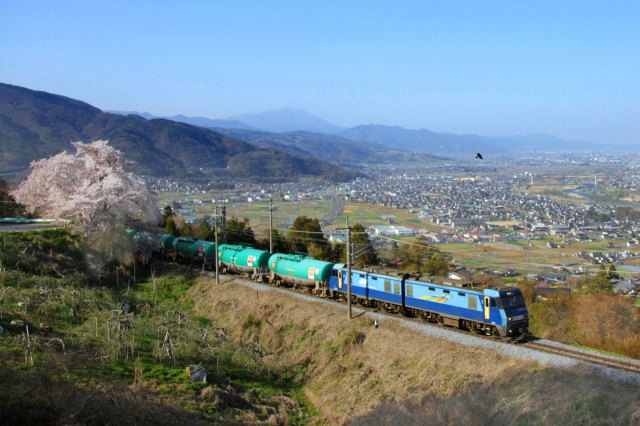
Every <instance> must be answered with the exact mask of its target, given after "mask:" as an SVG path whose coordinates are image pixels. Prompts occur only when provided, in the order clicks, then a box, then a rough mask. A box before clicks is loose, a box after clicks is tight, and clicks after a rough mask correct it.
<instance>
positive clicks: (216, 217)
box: [213, 205, 220, 284]
mask: <svg viewBox="0 0 640 426" xmlns="http://www.w3.org/2000/svg"><path fill="white" fill-rule="evenodd" d="M213 235H214V237H213V238H214V241H215V245H216V256H215V262H216V284H220V275H219V274H218V206H217V205H216V216H215V218H214V219H213Z"/></svg>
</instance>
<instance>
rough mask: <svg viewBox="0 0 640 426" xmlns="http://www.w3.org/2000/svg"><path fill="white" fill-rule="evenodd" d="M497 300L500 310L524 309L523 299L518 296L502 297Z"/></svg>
mask: <svg viewBox="0 0 640 426" xmlns="http://www.w3.org/2000/svg"><path fill="white" fill-rule="evenodd" d="M498 300H499V302H498V303H500V305H501V307H502V309H516V308H524V307H525V306H526V305H525V303H524V297H522V295H520V294H518V295H514V296H503V297H501V298H500V299H498Z"/></svg>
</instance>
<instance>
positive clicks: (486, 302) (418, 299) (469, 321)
mask: <svg viewBox="0 0 640 426" xmlns="http://www.w3.org/2000/svg"><path fill="white" fill-rule="evenodd" d="M161 247H162V251H163V252H164V254H165V255H169V256H171V257H172V258H174V259H175V258H182V259H185V260H189V261H194V260H196V259H198V260H199V261H202V262H203V266H206V265H213V264H214V259H215V258H214V256H216V253H215V244H214V243H212V242H209V241H202V240H196V239H191V238H182V237H178V238H177V237H174V236H172V235H167V234H164V235H162V239H161ZM217 257H218V260H219V262H220V263H219V264H220V268H221V272H222V273H228V272H234V273H240V274H245V275H248V276H249V277H251V278H252V279H254V280H259V281H262V282H268V283H271V284H276V285H290V286H295V287H304V288H307V289H308V290H309V291H310V292H312V293H314V294H316V295H319V296H323V297H328V298H333V299H341V300H345V299H346V298H347V286H348V275H347V274H348V272H347V268H346V267H345V265H343V264H334V263H331V262H324V261H321V260H316V259H313V258H311V257H309V256H306V255H304V254H284V253H274V254H271V253H269V252H268V251H264V250H257V249H255V248H253V247H251V246H248V245H230V244H220V245H218V253H217ZM433 281H434V280H433V279H430V278H429V277H422V276H420V275H419V274H408V273H402V272H398V271H395V270H389V269H387V270H381V269H375V268H372V269H357V270H356V269H352V270H351V298H352V302H353V303H357V304H361V305H363V306H368V307H373V308H378V309H384V310H386V311H389V312H397V313H402V314H405V315H410V316H415V317H421V318H423V319H425V320H426V321H429V322H433V323H440V324H444V325H446V326H452V327H457V328H460V329H464V330H468V331H471V332H476V333H480V334H487V335H494V336H499V337H502V338H508V339H516V340H517V339H521V338H522V337H523V336H524V334H525V333H526V332H527V330H528V326H529V318H528V311H527V307H526V305H525V302H524V298H523V296H522V293H521V292H520V289H518V288H515V287H506V286H505V287H478V286H473V285H461V286H455V285H453V284H447V283H440V284H438V283H435V282H433Z"/></svg>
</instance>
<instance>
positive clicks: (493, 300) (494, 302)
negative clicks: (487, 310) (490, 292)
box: [491, 298, 498, 308]
mask: <svg viewBox="0 0 640 426" xmlns="http://www.w3.org/2000/svg"><path fill="white" fill-rule="evenodd" d="M496 306H498V305H496V299H493V298H492V299H491V307H492V308H495V307H496Z"/></svg>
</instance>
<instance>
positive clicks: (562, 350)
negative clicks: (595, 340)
mask: <svg viewBox="0 0 640 426" xmlns="http://www.w3.org/2000/svg"><path fill="white" fill-rule="evenodd" d="M522 345H523V346H524V347H526V348H529V349H533V350H536V351H541V352H546V353H549V354H553V355H559V356H563V357H567V358H572V359H575V360H578V361H582V362H586V363H589V364H594V365H598V366H600V367H607V368H613V369H616V370H623V371H627V372H629V373H634V374H638V375H640V361H637V360H634V359H630V358H614V357H608V356H604V355H601V354H598V353H596V352H592V351H590V350H581V349H577V348H571V347H567V346H556V345H552V344H548V343H543V342H538V341H529V342H525V343H523V344H522Z"/></svg>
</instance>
